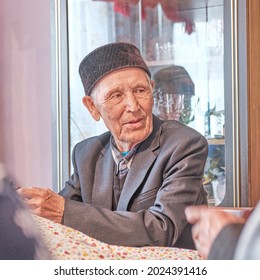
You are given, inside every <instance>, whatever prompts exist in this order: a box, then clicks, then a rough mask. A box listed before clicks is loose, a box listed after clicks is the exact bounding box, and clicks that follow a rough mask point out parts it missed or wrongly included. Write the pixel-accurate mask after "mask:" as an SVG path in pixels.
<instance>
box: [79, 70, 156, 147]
mask: <svg viewBox="0 0 260 280" xmlns="http://www.w3.org/2000/svg"><path fill="white" fill-rule="evenodd" d="M152 91H153V81H150V79H149V77H148V75H147V74H146V72H145V71H143V70H141V69H138V68H126V69H121V70H118V71H115V72H113V73H111V74H108V75H107V76H105V77H104V78H103V79H101V80H100V81H99V82H98V84H97V85H96V86H95V87H94V89H93V90H92V94H91V97H89V96H85V97H83V103H84V105H85V106H86V107H87V108H88V110H89V112H90V113H91V115H92V117H93V118H94V119H95V120H99V119H100V117H101V118H102V119H103V120H104V123H105V125H106V126H107V128H108V129H109V130H110V132H111V133H112V135H113V136H114V139H115V142H116V144H117V147H118V149H119V150H120V151H128V150H130V149H131V148H133V147H134V146H136V145H137V144H138V143H140V142H142V141H143V140H145V139H146V138H147V137H148V136H149V135H150V133H151V132H152V129H153V125H152V107H153V95H152Z"/></svg>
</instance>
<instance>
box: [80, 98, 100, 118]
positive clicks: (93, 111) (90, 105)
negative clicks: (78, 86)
mask: <svg viewBox="0 0 260 280" xmlns="http://www.w3.org/2000/svg"><path fill="white" fill-rule="evenodd" d="M82 102H83V104H84V106H85V107H86V108H87V109H88V111H89V113H90V115H91V116H92V118H93V119H94V120H95V121H99V120H100V114H99V111H98V109H97V107H96V106H95V104H94V102H93V99H92V97H90V96H86V95H85V96H84V97H83V98H82Z"/></svg>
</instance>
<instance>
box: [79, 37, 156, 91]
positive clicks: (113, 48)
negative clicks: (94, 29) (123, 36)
mask: <svg viewBox="0 0 260 280" xmlns="http://www.w3.org/2000/svg"><path fill="white" fill-rule="evenodd" d="M129 67H134V68H140V69H143V70H144V71H145V72H146V73H147V74H148V75H149V77H150V78H151V73H150V71H149V68H148V66H147V65H146V63H145V62H144V60H143V58H142V56H141V53H140V51H139V49H138V48H137V47H136V46H135V45H132V44H129V43H125V42H117V43H111V44H107V45H103V46H101V47H99V48H97V49H95V50H93V51H92V52H90V53H89V54H88V55H87V56H86V57H85V58H84V59H83V60H82V61H81V63H80V65H79V75H80V78H81V81H82V84H83V87H84V90H85V94H86V95H90V94H91V91H92V89H93V87H94V86H95V85H96V84H97V82H98V81H100V80H101V79H102V78H103V77H105V76H106V75H107V74H109V73H111V72H113V71H116V70H119V69H123V68H129Z"/></svg>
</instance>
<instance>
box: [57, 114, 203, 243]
mask: <svg viewBox="0 0 260 280" xmlns="http://www.w3.org/2000/svg"><path fill="white" fill-rule="evenodd" d="M153 125H154V128H153V131H152V133H151V134H150V136H149V137H148V138H147V139H146V140H145V141H144V142H142V143H141V145H140V146H139V148H138V150H137V152H136V154H135V156H134V158H133V161H132V163H131V167H130V170H129V172H128V174H127V177H126V180H125V183H124V187H123V190H122V193H121V196H120V199H119V202H118V207H117V209H116V211H112V197H113V178H114V174H113V173H114V171H113V170H114V165H115V163H114V160H113V157H112V153H111V149H110V136H111V134H110V132H106V133H104V134H102V135H100V136H97V137H92V138H89V139H86V140H83V141H82V142H80V143H78V144H77V145H76V146H75V148H74V150H73V157H72V160H73V166H74V174H73V175H72V176H71V178H70V180H69V181H68V182H67V183H66V186H65V188H64V189H63V190H62V191H61V192H60V194H61V195H62V196H64V197H65V198H66V200H65V211H64V216H63V223H64V224H65V225H67V226H70V227H72V228H75V229H77V230H79V231H82V232H84V233H86V234H87V235H89V236H92V237H94V238H96V239H98V240H101V241H103V242H106V243H109V244H117V245H126V246H149V245H154V246H176V247H183V248H194V243H193V241H192V238H191V227H190V225H189V224H188V223H187V220H186V218H185V214H184V209H185V207H186V206H188V205H194V204H206V203H207V199H206V193H205V191H204V189H203V187H202V182H201V180H202V176H203V174H204V164H205V161H206V158H207V151H208V145H207V141H206V139H205V138H204V137H203V136H202V135H201V134H199V133H198V132H197V131H195V130H193V129H191V128H189V127H187V126H185V125H183V124H181V123H180V122H177V121H167V122H163V121H161V120H159V119H158V118H157V117H155V116H154V118H153ZM82 202H83V203H82Z"/></svg>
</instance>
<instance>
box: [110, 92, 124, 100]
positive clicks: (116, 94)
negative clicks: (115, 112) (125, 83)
mask: <svg viewBox="0 0 260 280" xmlns="http://www.w3.org/2000/svg"><path fill="white" fill-rule="evenodd" d="M122 96H123V93H122V92H116V93H113V94H112V95H111V97H110V98H111V99H119V98H121V97H122Z"/></svg>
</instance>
